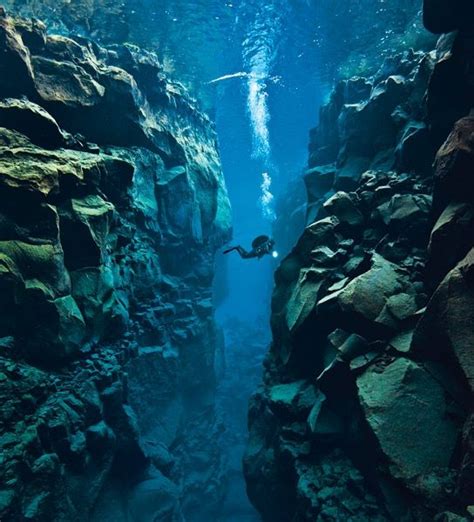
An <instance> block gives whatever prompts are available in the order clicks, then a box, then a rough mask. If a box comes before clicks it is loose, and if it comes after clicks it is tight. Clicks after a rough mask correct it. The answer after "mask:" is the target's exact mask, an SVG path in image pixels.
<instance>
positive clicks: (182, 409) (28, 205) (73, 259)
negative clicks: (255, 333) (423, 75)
mask: <svg viewBox="0 0 474 522" xmlns="http://www.w3.org/2000/svg"><path fill="white" fill-rule="evenodd" d="M0 194H1V198H0V231H1V233H0V288H1V292H0V305H1V314H0V347H1V353H0V395H1V398H2V408H1V409H0V410H1V412H0V426H1V428H0V430H1V438H0V443H1V445H2V449H1V457H0V460H1V469H0V476H1V481H0V484H1V485H0V518H1V519H2V520H5V521H6V520H9V521H24V520H32V521H33V520H34V521H67V522H71V521H75V520H77V521H84V520H101V521H106V520H113V521H121V520H133V521H149V520H156V521H158V520H166V521H168V520H193V519H194V518H193V516H196V517H199V516H201V517H204V519H205V518H206V517H208V519H211V518H212V516H213V515H212V513H213V510H214V509H215V508H216V505H217V503H218V502H219V499H220V496H221V495H222V492H221V491H220V486H219V483H220V473H221V469H220V466H221V465H220V460H219V455H218V453H217V450H216V449H213V441H215V440H217V434H214V432H215V431H216V430H217V427H216V421H215V413H214V390H215V376H214V349H215V337H216V334H215V327H214V322H213V303H212V298H211V286H212V280H213V258H214V253H215V251H216V249H217V248H218V247H219V246H220V245H221V244H222V243H223V242H225V241H227V239H228V237H229V233H230V212H229V202H228V198H227V193H226V190H225V186H224V182H223V178H222V174H221V170H220V164H219V158H218V154H217V149H216V137H215V134H214V130H213V128H212V124H211V123H210V121H209V120H208V119H207V117H205V116H204V115H203V114H201V113H200V112H199V111H198V109H197V108H196V107H195V105H194V103H193V102H192V100H190V99H189V98H188V97H187V96H186V93H185V92H184V91H183V89H182V88H181V87H180V86H179V85H177V84H174V83H171V82H170V81H168V80H167V79H166V77H165V76H164V75H163V73H162V69H161V66H160V63H159V62H158V60H157V58H156V56H154V55H152V54H148V53H144V52H141V51H140V50H139V49H137V48H135V47H132V46H114V47H110V48H108V49H105V48H101V47H98V46H97V45H95V44H93V43H92V42H90V41H87V40H80V39H76V40H72V39H69V38H66V37H59V36H48V35H47V34H46V31H45V27H44V26H42V25H41V24H40V23H38V22H31V21H25V20H13V19H10V18H5V17H1V18H0Z"/></svg>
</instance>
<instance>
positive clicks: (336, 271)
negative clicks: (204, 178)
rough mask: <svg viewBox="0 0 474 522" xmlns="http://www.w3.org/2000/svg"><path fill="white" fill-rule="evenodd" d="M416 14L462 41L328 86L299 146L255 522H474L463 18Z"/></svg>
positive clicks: (254, 448) (262, 425)
mask: <svg viewBox="0 0 474 522" xmlns="http://www.w3.org/2000/svg"><path fill="white" fill-rule="evenodd" d="M424 9H425V11H424V16H425V23H426V25H427V27H428V28H429V29H431V30H432V31H434V32H438V33H442V32H448V31H452V30H454V29H459V31H458V32H457V33H453V34H450V35H444V36H442V37H441V38H440V40H439V42H438V46H437V48H436V50H435V51H433V52H431V53H423V52H419V53H414V52H412V51H410V52H405V53H403V54H399V55H394V56H393V57H391V59H387V60H385V63H384V65H383V67H382V68H381V69H380V70H379V72H378V73H376V74H375V75H374V76H371V77H368V78H362V77H354V78H351V79H348V80H345V81H342V82H340V83H339V84H338V85H337V86H336V87H335V89H334V91H333V93H332V95H331V98H330V101H329V103H328V104H327V105H325V106H324V107H323V108H322V110H321V115H320V123H319V126H318V127H317V128H316V129H315V130H314V131H313V132H312V135H311V144H310V157H309V166H308V171H307V173H306V175H305V183H306V188H307V194H308V208H307V227H306V229H305V231H304V233H303V235H302V236H301V238H300V240H299V242H298V243H297V245H296V246H295V247H294V249H293V251H292V252H291V253H290V254H289V255H288V256H287V257H286V259H284V260H283V261H282V263H281V265H280V267H279V269H278V270H277V272H276V276H275V284H276V286H275V290H274V293H273V302H272V331H273V342H272V345H271V348H270V352H269V354H268V356H267V360H266V363H265V372H264V377H263V383H262V385H261V387H260V388H259V390H258V392H257V393H256V395H255V396H254V398H253V400H252V403H251V406H250V412H249V423H250V440H249V444H248V447H247V454H246V458H245V461H244V470H245V474H246V480H247V487H248V492H249V496H250V498H251V500H252V503H253V504H254V505H255V506H256V507H257V508H258V510H259V512H260V513H261V515H262V518H263V520H264V521H271V522H278V521H281V522H286V521H289V520H298V521H304V520H307V521H310V520H311V521H314V520H318V521H319V520H325V521H329V520H330V521H340V520H351V521H361V522H362V521H364V522H365V521H368V520H374V521H375V520H380V521H382V520H396V521H402V520H403V521H405V520H406V521H409V520H416V521H432V520H436V521H448V520H456V521H458V520H459V521H465V522H467V521H468V520H471V519H472V516H473V508H472V505H473V504H474V446H473V443H472V441H473V420H472V419H473V411H472V406H473V401H472V392H473V389H472V386H473V368H474V356H473V351H472V346H473V341H474V338H473V335H474V334H473V324H474V321H473V320H474V317H473V316H472V313H473V312H472V311H473V303H474V301H473V299H474V294H473V286H472V274H473V252H474V251H473V247H474V242H473V237H474V236H473V225H474V214H473V208H474V207H473V205H474V199H473V195H474V189H473V181H472V172H473V168H474V164H473V129H474V127H473V122H474V120H473V117H472V108H473V105H474V99H473V92H474V85H473V83H472V60H473V56H474V49H473V47H472V27H473V23H474V22H473V18H472V14H473V13H472V8H471V3H470V2H462V1H460V2H457V3H455V7H453V3H452V2H447V1H446V2H443V1H429V0H426V1H425V5H424ZM447 13H449V14H450V16H449V17H446V16H445V15H446V14H447ZM433 164H434V166H433Z"/></svg>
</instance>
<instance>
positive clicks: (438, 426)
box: [357, 358, 459, 482]
mask: <svg viewBox="0 0 474 522" xmlns="http://www.w3.org/2000/svg"><path fill="white" fill-rule="evenodd" d="M357 389H358V394H359V398H360V402H361V405H362V409H363V411H364V415H365V417H366V419H367V422H368V424H369V426H370V427H371V429H372V431H373V433H374V435H375V437H376V439H377V441H378V443H379V445H380V450H381V451H382V453H383V454H384V456H385V458H386V459H387V464H388V471H389V473H390V474H391V475H392V476H393V477H395V478H397V479H402V480H405V481H408V482H410V481H412V480H413V479H415V478H416V477H418V476H420V475H423V474H429V473H430V472H432V471H433V470H435V469H436V468H445V469H446V468H448V467H449V466H450V462H451V458H452V456H453V453H454V450H455V447H456V443H457V438H458V434H459V429H458V426H457V425H456V424H455V423H454V422H453V420H451V418H450V417H449V415H448V411H449V405H448V403H447V402H446V398H445V391H444V389H443V388H442V387H441V385H440V384H439V382H438V381H437V380H436V379H435V378H434V377H432V376H431V375H430V373H428V372H427V371H426V370H425V369H424V368H423V366H421V365H419V364H417V363H415V362H413V361H410V360H409V359H404V358H400V359H396V360H395V361H393V362H391V363H390V364H388V365H387V366H385V367H378V366H377V365H375V366H371V367H370V368H369V369H368V370H366V371H365V372H364V373H363V374H362V375H361V376H360V377H359V378H358V379H357Z"/></svg>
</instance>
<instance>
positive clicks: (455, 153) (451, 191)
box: [433, 117, 474, 214]
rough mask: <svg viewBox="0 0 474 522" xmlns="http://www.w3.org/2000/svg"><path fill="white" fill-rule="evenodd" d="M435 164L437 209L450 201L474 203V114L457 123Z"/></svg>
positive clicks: (435, 201) (441, 209)
mask: <svg viewBox="0 0 474 522" xmlns="http://www.w3.org/2000/svg"><path fill="white" fill-rule="evenodd" d="M435 168H436V171H435V187H434V195H433V206H434V210H435V212H437V213H438V214H439V213H441V212H442V211H443V210H444V208H445V207H446V205H447V204H448V203H449V202H451V201H457V202H467V203H474V176H473V174H472V173H473V172H474V117H467V118H463V119H461V120H459V121H458V122H457V123H456V125H455V127H454V129H453V131H452V132H451V134H450V135H449V137H448V139H447V140H446V142H445V143H444V145H443V146H442V147H441V149H440V150H439V151H438V154H437V156H436V164H435Z"/></svg>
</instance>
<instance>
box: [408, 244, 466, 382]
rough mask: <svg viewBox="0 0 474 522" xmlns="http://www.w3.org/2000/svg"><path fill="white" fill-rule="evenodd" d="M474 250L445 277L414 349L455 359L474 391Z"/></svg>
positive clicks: (431, 356)
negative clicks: (473, 326)
mask: <svg viewBox="0 0 474 522" xmlns="http://www.w3.org/2000/svg"><path fill="white" fill-rule="evenodd" d="M473 324H474V250H471V251H470V252H469V254H468V255H467V256H466V257H465V258H464V259H463V260H462V261H461V262H460V263H459V264H458V265H457V266H456V267H455V268H454V269H453V270H451V271H450V272H449V273H448V275H447V276H446V277H445V278H444V280H443V282H442V283H441V284H440V286H439V287H438V289H437V290H436V292H435V293H434V295H433V297H432V298H431V301H430V302H429V304H428V307H427V310H426V312H425V314H424V315H423V317H422V318H421V320H420V322H419V324H418V326H417V328H416V330H415V335H414V337H413V342H412V351H413V353H414V354H416V355H417V356H419V357H424V358H428V359H432V360H438V361H439V360H442V361H446V362H447V363H451V362H452V361H455V363H456V365H457V366H458V368H459V369H460V370H461V372H462V374H463V375H464V378H465V381H466V384H468V385H469V387H470V389H471V391H474V350H473V346H474V332H473V329H472V325H473Z"/></svg>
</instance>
